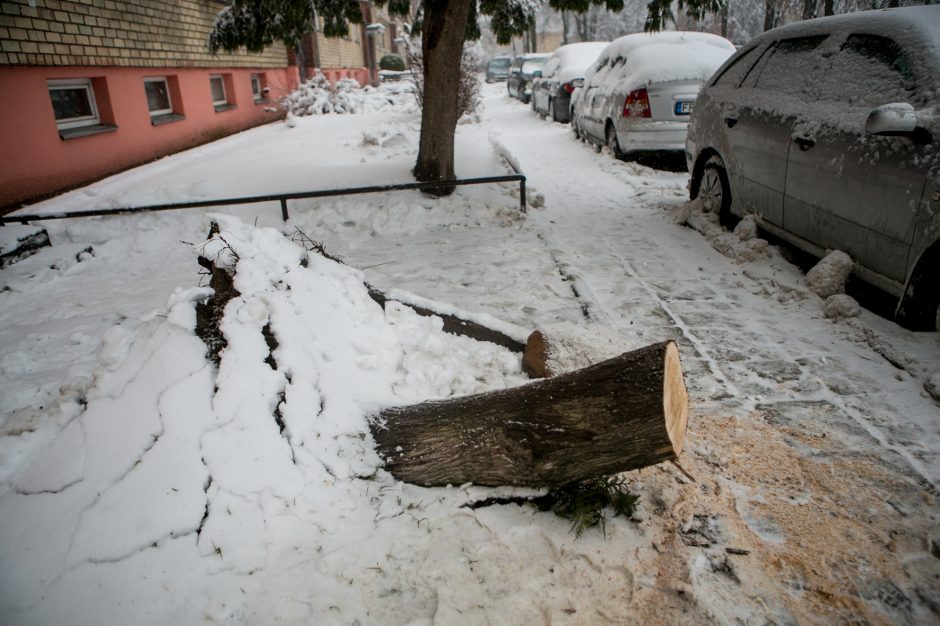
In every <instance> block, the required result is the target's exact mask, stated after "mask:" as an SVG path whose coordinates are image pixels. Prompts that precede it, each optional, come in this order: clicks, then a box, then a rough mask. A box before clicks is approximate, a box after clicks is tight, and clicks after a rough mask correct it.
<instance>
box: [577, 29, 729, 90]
mask: <svg viewBox="0 0 940 626" xmlns="http://www.w3.org/2000/svg"><path fill="white" fill-rule="evenodd" d="M734 51H735V47H734V44H733V43H731V42H730V41H728V40H727V39H725V38H724V37H719V36H718V35H711V34H709V33H694V32H664V33H652V34H649V33H634V34H632V35H626V36H624V37H620V38H619V39H616V40H614V41H613V42H611V44H610V45H609V46H607V48H605V49H604V51H603V52H602V53H601V55H600V56H599V57H598V59H597V61H595V62H594V64H593V65H592V66H591V67H590V68H589V69H588V71H587V72H586V73H585V78H586V81H585V83H586V85H590V86H596V87H601V86H603V87H601V88H602V89H605V90H611V91H612V90H622V89H626V90H628V91H629V90H632V89H636V88H638V87H640V86H642V85H645V84H649V83H652V82H665V81H671V80H702V81H704V80H706V79H707V78H708V77H709V76H711V75H712V74H713V73H714V71H715V70H716V69H718V67H719V66H721V64H722V63H724V62H725V60H726V59H727V58H728V57H730V56H731V55H732V54H734Z"/></svg>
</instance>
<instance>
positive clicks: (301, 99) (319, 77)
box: [282, 72, 333, 117]
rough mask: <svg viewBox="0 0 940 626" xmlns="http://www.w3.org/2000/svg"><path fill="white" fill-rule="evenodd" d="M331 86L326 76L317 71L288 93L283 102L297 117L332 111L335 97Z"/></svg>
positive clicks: (288, 110) (291, 113)
mask: <svg viewBox="0 0 940 626" xmlns="http://www.w3.org/2000/svg"><path fill="white" fill-rule="evenodd" d="M330 87H331V85H330V81H328V80H327V79H326V76H324V75H323V74H321V73H320V72H317V73H316V74H315V75H314V76H313V77H312V78H310V79H308V80H307V81H306V82H304V83H302V84H301V85H300V86H299V87H298V88H297V89H296V90H294V91H293V92H291V93H290V94H288V95H287V96H286V97H285V98H284V101H283V103H282V104H283V106H284V108H285V109H287V113H288V114H289V115H293V116H295V117H303V116H305V115H322V114H324V113H332V112H333V97H332V92H331V89H330Z"/></svg>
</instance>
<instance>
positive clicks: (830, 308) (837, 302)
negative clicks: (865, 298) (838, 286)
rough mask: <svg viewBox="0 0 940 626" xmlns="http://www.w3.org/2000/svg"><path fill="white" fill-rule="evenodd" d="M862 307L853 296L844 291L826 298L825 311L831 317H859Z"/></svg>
mask: <svg viewBox="0 0 940 626" xmlns="http://www.w3.org/2000/svg"><path fill="white" fill-rule="evenodd" d="M861 312H862V309H861V307H860V306H859V305H858V302H856V301H855V298H853V297H852V296H847V295H845V294H844V293H838V294H835V295H833V296H829V297H828V298H826V308H825V309H823V313H824V315H825V316H826V317H828V318H829V319H843V318H846V317H858V316H859V314H861Z"/></svg>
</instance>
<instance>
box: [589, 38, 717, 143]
mask: <svg viewBox="0 0 940 626" xmlns="http://www.w3.org/2000/svg"><path fill="white" fill-rule="evenodd" d="M734 51H735V47H734V44H733V43H731V42H730V41H728V40H727V39H725V38H723V37H719V36H718V35H710V34H708V33H693V32H663V33H656V34H647V33H636V34H633V35H626V36H625V37H620V38H619V39H616V40H615V41H613V42H611V44H610V45H609V46H607V47H606V48H604V51H603V52H601V55H600V56H599V57H598V58H597V60H596V61H595V62H594V64H593V65H591V67H590V68H588V70H587V72H586V73H585V77H584V82H583V84H582V85H581V86H580V87H579V88H578V93H577V95H576V96H575V98H573V100H572V111H571V115H572V121H571V125H572V127H573V128H574V131H575V134H576V135H578V136H582V137H584V138H585V139H587V140H588V141H591V142H594V143H597V144H601V145H604V144H606V145H608V146H609V147H610V149H611V151H612V152H613V153H614V155H616V156H618V157H619V156H623V155H624V154H628V153H635V152H663V151H671V152H675V153H678V154H680V155H681V153H682V152H683V151H684V150H685V137H686V133H687V132H688V127H689V114H690V113H691V112H692V106H693V104H694V103H695V98H696V96H698V92H699V90H700V89H701V88H702V85H703V84H704V82H705V81H706V80H708V78H709V77H710V76H711V75H712V74H713V73H714V72H715V70H717V69H718V68H719V67H720V66H721V64H722V63H724V62H725V61H726V60H727V59H728V57H730V56H731V55H732V54H734Z"/></svg>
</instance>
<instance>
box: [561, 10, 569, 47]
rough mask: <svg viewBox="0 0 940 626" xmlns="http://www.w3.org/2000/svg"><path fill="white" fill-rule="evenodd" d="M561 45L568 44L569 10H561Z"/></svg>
mask: <svg viewBox="0 0 940 626" xmlns="http://www.w3.org/2000/svg"><path fill="white" fill-rule="evenodd" d="M561 45H563V46H566V45H568V12H567V11H565V10H562V12H561Z"/></svg>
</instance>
